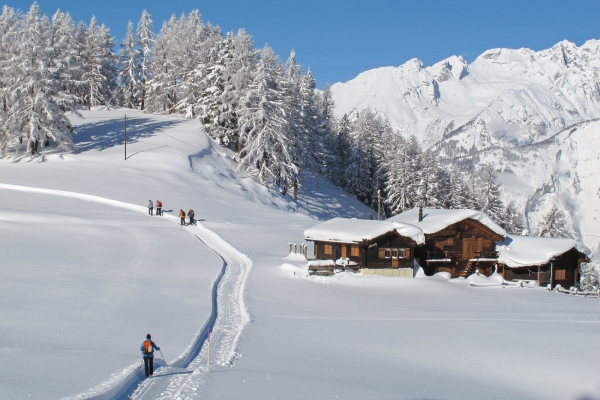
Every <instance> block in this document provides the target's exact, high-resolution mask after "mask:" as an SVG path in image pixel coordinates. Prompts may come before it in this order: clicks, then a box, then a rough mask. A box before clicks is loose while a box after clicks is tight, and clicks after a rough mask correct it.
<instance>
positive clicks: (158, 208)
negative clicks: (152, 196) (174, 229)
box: [148, 200, 196, 226]
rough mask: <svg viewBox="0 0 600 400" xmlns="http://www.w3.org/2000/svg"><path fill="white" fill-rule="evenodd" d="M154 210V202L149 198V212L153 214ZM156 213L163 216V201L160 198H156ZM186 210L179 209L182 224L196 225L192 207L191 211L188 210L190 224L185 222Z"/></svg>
mask: <svg viewBox="0 0 600 400" xmlns="http://www.w3.org/2000/svg"><path fill="white" fill-rule="evenodd" d="M153 211H154V203H152V200H148V214H149V215H153ZM156 215H158V216H162V215H163V214H162V202H161V201H160V200H156ZM185 216H186V214H185V211H183V210H179V218H181V226H184V225H196V220H195V219H194V210H192V209H191V208H190V211H188V212H187V216H188V217H189V219H190V222H189V224H186V223H185Z"/></svg>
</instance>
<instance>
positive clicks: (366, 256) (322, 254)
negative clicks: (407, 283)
mask: <svg viewBox="0 0 600 400" xmlns="http://www.w3.org/2000/svg"><path fill="white" fill-rule="evenodd" d="M314 243H315V258H316V259H319V260H334V261H335V260H337V259H339V258H349V259H350V260H351V261H354V262H356V263H357V264H358V265H357V266H356V267H357V268H412V267H413V261H414V249H415V244H416V243H415V242H414V240H412V239H410V238H407V237H403V236H400V235H398V233H396V232H389V233H387V234H385V235H382V236H380V237H378V238H375V239H373V240H370V241H364V242H362V243H339V242H324V241H315V242H314Z"/></svg>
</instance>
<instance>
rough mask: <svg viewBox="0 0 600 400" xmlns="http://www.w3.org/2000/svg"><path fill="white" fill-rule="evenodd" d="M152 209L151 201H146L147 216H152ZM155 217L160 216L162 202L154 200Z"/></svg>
mask: <svg viewBox="0 0 600 400" xmlns="http://www.w3.org/2000/svg"><path fill="white" fill-rule="evenodd" d="M153 209H154V204H152V200H148V214H150V215H152V210H153ZM156 215H158V216H162V202H161V201H160V200H156Z"/></svg>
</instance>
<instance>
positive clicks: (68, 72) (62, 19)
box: [49, 10, 81, 93]
mask: <svg viewBox="0 0 600 400" xmlns="http://www.w3.org/2000/svg"><path fill="white" fill-rule="evenodd" d="M51 36H52V37H51V39H50V43H49V46H50V47H51V48H52V50H53V52H52V62H53V64H54V65H56V68H57V70H58V71H59V72H58V73H59V79H60V80H61V81H62V83H63V88H64V90H66V91H67V92H69V93H71V88H72V87H73V86H74V84H75V79H76V77H77V76H79V75H80V74H81V71H80V68H79V65H78V64H77V57H76V56H77V46H76V43H75V22H73V18H72V17H71V15H70V14H69V13H63V12H62V11H60V10H58V11H56V13H54V15H53V16H52V25H51Z"/></svg>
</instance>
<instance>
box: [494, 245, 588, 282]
mask: <svg viewBox="0 0 600 400" xmlns="http://www.w3.org/2000/svg"><path fill="white" fill-rule="evenodd" d="M496 249H497V250H498V272H499V273H500V274H501V275H502V276H503V277H504V279H505V280H507V281H510V280H516V279H522V280H536V281H538V282H539V284H540V285H541V286H546V285H548V284H550V285H551V287H554V286H556V285H561V286H563V287H566V288H569V287H571V286H577V282H579V279H580V268H581V263H583V262H588V261H589V258H588V256H587V254H589V249H587V248H586V247H585V246H583V245H582V244H580V243H579V242H577V241H575V240H573V239H561V238H545V237H533V236H518V235H507V236H506V239H505V240H503V241H501V242H498V243H497V244H496Z"/></svg>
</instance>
